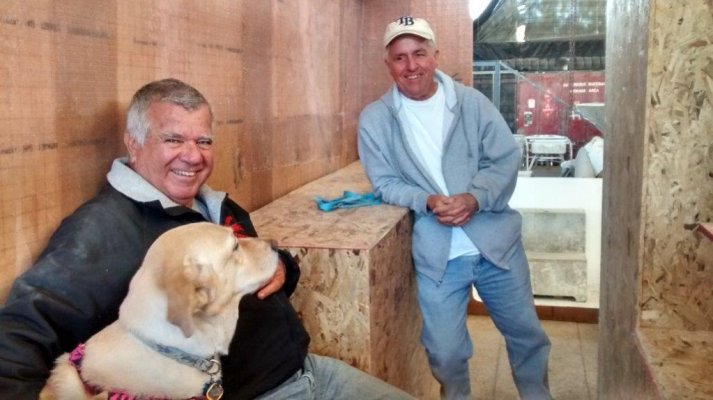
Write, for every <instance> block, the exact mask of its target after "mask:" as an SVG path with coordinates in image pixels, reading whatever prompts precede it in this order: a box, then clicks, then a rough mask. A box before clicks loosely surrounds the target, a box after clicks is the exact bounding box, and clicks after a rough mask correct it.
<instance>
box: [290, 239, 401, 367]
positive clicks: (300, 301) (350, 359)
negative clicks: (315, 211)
mask: <svg viewBox="0 0 713 400" xmlns="http://www.w3.org/2000/svg"><path fill="white" fill-rule="evenodd" d="M288 250H290V252H291V253H292V255H293V256H294V257H296V258H297V259H298V260H299V263H300V270H301V272H302V273H301V276H300V281H299V284H298V286H297V290H296V291H295V293H294V294H293V295H292V297H291V298H290V302H291V303H292V304H293V305H294V307H295V309H296V310H297V312H298V313H299V315H300V318H301V319H302V322H303V324H304V326H305V329H307V332H309V334H310V337H311V338H312V341H311V342H310V351H312V352H314V353H317V354H321V355H325V356H330V357H335V358H338V359H340V360H342V361H344V362H346V363H348V364H351V365H353V366H355V367H357V368H359V369H361V370H363V371H366V372H369V373H374V370H373V367H372V357H373V356H374V354H373V353H372V352H371V351H370V349H371V336H372V335H371V328H370V324H369V320H370V318H371V310H372V305H371V301H372V299H371V297H370V296H369V273H370V268H371V266H370V265H369V261H368V257H369V256H368V252H367V251H360V250H333V249H312V248H288ZM395 283H398V282H394V281H389V284H395ZM385 284H386V283H385Z"/></svg>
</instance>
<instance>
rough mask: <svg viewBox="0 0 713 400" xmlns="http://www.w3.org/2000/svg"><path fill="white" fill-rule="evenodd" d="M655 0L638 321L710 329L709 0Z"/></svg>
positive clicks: (712, 25)
mask: <svg viewBox="0 0 713 400" xmlns="http://www.w3.org/2000/svg"><path fill="white" fill-rule="evenodd" d="M685 3H686V5H685V7H684V6H681V4H678V3H671V2H667V1H661V0H657V1H656V2H655V3H653V4H655V7H654V8H653V9H652V13H651V16H652V20H651V23H650V26H651V32H650V34H649V56H648V59H649V67H648V73H647V102H648V111H647V117H646V131H647V133H646V136H647V142H646V146H645V149H646V153H645V158H646V164H645V168H646V170H645V172H644V185H645V187H644V204H643V208H644V221H643V223H644V232H643V234H644V252H643V274H642V282H643V283H642V293H641V301H640V303H641V308H642V315H641V320H642V321H641V324H642V326H646V327H665V328H683V329H689V330H713V290H711V288H713V243H712V242H711V241H710V240H708V238H706V237H704V236H703V235H701V234H696V233H694V232H692V231H691V230H687V229H685V226H686V225H687V224H693V223H696V222H710V221H711V220H713V34H712V33H711V32H713V3H711V2H710V1H707V0H688V1H686V2H685Z"/></svg>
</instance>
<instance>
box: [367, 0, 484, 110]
mask: <svg viewBox="0 0 713 400" xmlns="http://www.w3.org/2000/svg"><path fill="white" fill-rule="evenodd" d="M404 15H411V16H414V17H421V18H425V19H426V20H428V22H429V24H430V25H431V28H433V31H434V33H435V34H436V42H437V45H438V48H439V50H440V52H439V56H438V68H440V69H441V70H443V71H444V72H445V73H447V74H449V75H451V76H453V77H454V78H455V79H457V80H459V81H461V82H462V83H464V84H466V85H471V84H472V62H473V23H472V21H471V20H470V16H469V14H468V2H467V1H465V0H394V1H381V0H364V28H363V29H364V30H363V32H364V34H363V40H362V51H363V61H362V63H361V67H360V68H361V70H362V71H363V74H364V75H365V76H370V77H372V78H371V79H364V80H362V81H361V83H362V89H361V94H362V101H363V103H364V104H368V103H369V102H372V101H374V100H376V99H378V98H379V97H381V95H382V94H383V93H384V92H385V91H386V90H387V89H388V88H389V87H390V85H391V84H392V79H391V76H390V75H389V73H388V70H387V69H386V66H385V65H384V46H383V42H382V41H383V37H384V29H385V28H386V25H387V24H388V23H389V22H391V21H393V20H395V19H396V18H398V17H401V16H404Z"/></svg>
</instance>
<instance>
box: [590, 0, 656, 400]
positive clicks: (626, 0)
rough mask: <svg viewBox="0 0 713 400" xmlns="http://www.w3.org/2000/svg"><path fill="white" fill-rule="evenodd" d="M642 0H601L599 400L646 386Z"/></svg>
mask: <svg viewBox="0 0 713 400" xmlns="http://www.w3.org/2000/svg"><path fill="white" fill-rule="evenodd" d="M648 4H649V2H648V1H647V0H637V1H632V0H610V1H608V2H607V41H606V52H607V72H606V87H607V88H610V89H607V93H606V115H607V118H608V126H610V127H611V129H610V132H607V133H606V137H605V141H604V145H605V148H604V153H605V154H606V160H605V162H606V166H605V168H604V187H603V196H602V197H603V198H602V215H603V218H605V220H606V221H616V222H615V223H609V224H606V223H605V224H604V225H603V232H602V263H601V285H602V286H601V299H600V314H599V327H600V328H599V338H600V339H599V341H600V343H606V345H603V346H599V370H598V377H599V384H598V389H597V392H598V396H597V397H598V398H600V399H631V398H636V397H635V394H637V393H646V392H647V390H648V388H649V387H650V385H649V382H648V381H647V379H646V376H645V375H644V374H643V371H645V366H644V363H643V358H642V356H641V354H640V352H639V351H638V347H637V344H636V343H635V341H634V336H635V335H634V332H635V329H636V324H637V318H638V309H639V303H638V299H639V297H638V292H639V285H640V278H639V267H640V263H641V252H642V251H643V250H642V249H641V248H642V246H641V205H642V195H643V194H642V185H641V182H642V176H643V167H642V166H643V159H644V157H643V154H644V151H643V149H644V143H645V140H644V139H645V138H644V126H645V111H646V105H647V103H646V74H645V71H646V62H647V59H646V54H647V47H648V41H647V37H646V35H643V34H642V32H647V31H648V29H649V24H648V16H649V8H648Z"/></svg>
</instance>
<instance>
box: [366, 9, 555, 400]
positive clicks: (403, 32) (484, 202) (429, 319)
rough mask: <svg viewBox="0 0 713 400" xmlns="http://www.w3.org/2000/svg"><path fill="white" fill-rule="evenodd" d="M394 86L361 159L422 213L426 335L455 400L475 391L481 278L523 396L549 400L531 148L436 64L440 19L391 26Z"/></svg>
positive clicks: (371, 118)
mask: <svg viewBox="0 0 713 400" xmlns="http://www.w3.org/2000/svg"><path fill="white" fill-rule="evenodd" d="M384 47H385V48H386V57H385V62H386V67H387V68H388V70H389V72H390V74H391V77H392V78H393V80H394V86H393V87H392V88H391V89H390V90H389V91H388V92H386V94H384V95H383V96H382V97H381V98H380V99H379V100H377V101H375V102H373V103H371V104H369V105H368V106H367V107H366V108H365V109H364V110H363V111H362V113H361V115H360V117H359V155H360V157H361V160H362V163H363V164H364V168H365V170H366V173H367V175H368V176H369V180H370V181H371V183H372V185H373V187H374V190H375V191H376V192H377V193H378V194H379V195H381V196H382V198H383V199H384V201H386V202H387V203H390V204H394V205H398V206H403V207H408V208H410V209H411V210H413V212H414V215H415V224H414V228H413V244H412V245H413V246H412V247H413V258H414V264H415V268H416V280H417V284H418V299H419V306H420V308H421V314H422V316H423V328H422V333H421V342H422V343H423V345H424V346H425V348H426V352H427V354H428V359H429V363H430V366H431V371H432V373H433V375H434V376H435V377H436V379H437V380H438V381H439V382H440V383H441V395H442V397H443V398H445V399H469V398H470V378H469V372H468V359H469V358H470V357H471V356H472V355H473V346H472V343H471V341H470V337H469V335H468V330H467V327H466V315H467V305H468V301H469V299H470V295H471V290H472V288H471V285H474V286H475V287H476V289H477V290H478V293H479V294H480V296H481V298H482V299H483V302H484V303H485V306H486V307H487V309H488V311H489V313H490V315H491V316H492V318H493V321H494V322H495V325H496V326H497V328H498V329H499V330H500V332H501V333H502V335H503V336H504V337H505V341H506V344H507V350H508V357H509V360H510V366H511V367H512V373H513V378H514V380H515V384H516V386H517V388H518V391H519V393H520V396H521V397H522V398H524V399H549V398H550V392H549V389H548V383H547V360H548V357H549V350H550V341H549V339H548V337H547V335H546V334H545V332H544V330H543V329H542V327H541V325H540V322H539V320H538V318H537V314H536V313H535V305H534V301H533V297H532V289H531V284H530V271H529V267H528V264H527V258H526V257H525V251H524V248H523V246H522V240H521V237H520V234H521V216H520V214H519V213H518V212H517V211H515V210H513V209H511V208H510V207H509V206H508V201H509V200H510V196H511V195H512V193H513V191H514V189H515V182H516V179H517V170H518V167H519V165H520V150H519V148H518V145H517V143H516V142H515V140H514V139H513V137H512V133H511V132H510V130H509V129H508V127H507V125H506V123H505V121H504V120H503V118H502V116H501V115H500V114H499V113H498V111H497V110H496V109H495V107H494V106H493V105H492V103H490V102H489V101H488V99H487V98H486V97H485V96H483V94H481V93H480V92H478V91H477V90H475V89H473V88H470V87H466V86H463V85H461V84H459V83H457V82H454V81H453V79H451V78H450V77H449V76H448V75H446V74H444V73H443V72H441V71H439V70H437V69H436V66H437V58H438V49H437V48H436V43H435V36H434V34H433V31H432V30H431V27H430V26H429V24H428V23H427V22H426V21H425V20H423V19H421V18H412V17H401V18H399V19H397V20H396V21H394V22H391V23H390V24H389V25H388V26H387V27H386V32H385V34H384Z"/></svg>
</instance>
